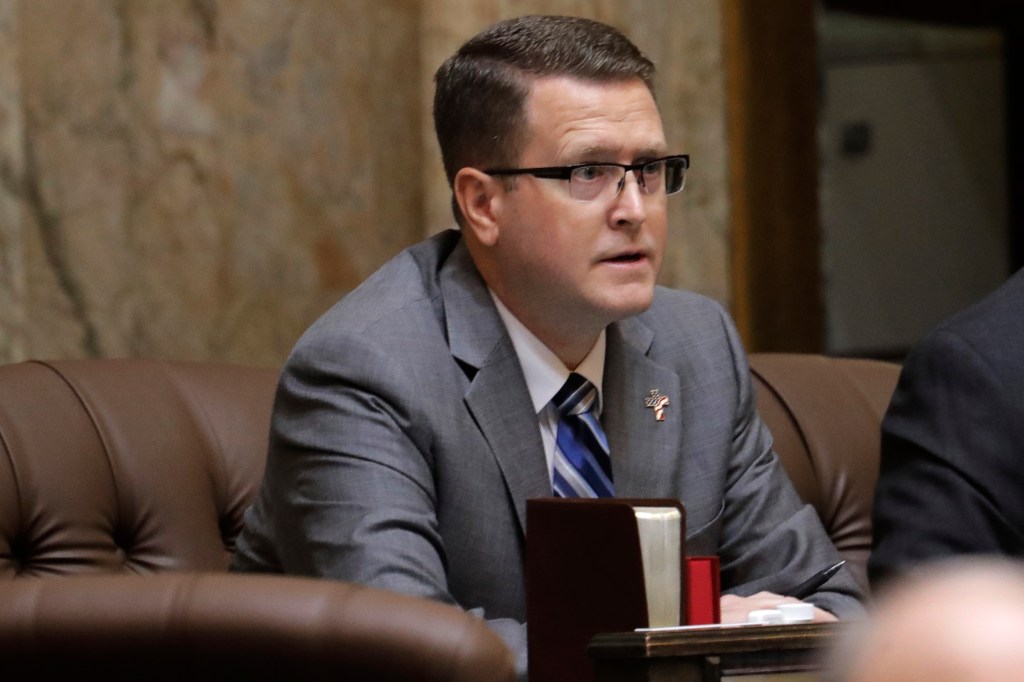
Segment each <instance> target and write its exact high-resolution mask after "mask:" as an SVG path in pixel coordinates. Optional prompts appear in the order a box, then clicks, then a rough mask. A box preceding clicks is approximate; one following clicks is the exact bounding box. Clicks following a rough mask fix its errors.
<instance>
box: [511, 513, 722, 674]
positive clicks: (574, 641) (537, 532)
mask: <svg viewBox="0 0 1024 682" xmlns="http://www.w3.org/2000/svg"><path fill="white" fill-rule="evenodd" d="M634 507H675V508H677V509H679V511H680V512H681V513H682V514H683V529H682V531H683V532H682V534H681V538H680V548H679V549H680V552H681V555H682V556H681V559H680V560H681V562H683V561H684V557H685V554H686V552H685V544H686V543H685V537H686V532H685V531H686V521H685V520H686V516H685V514H686V511H685V509H684V508H683V505H682V503H680V502H679V501H678V500H670V499H620V498H602V499H572V500H563V499H557V498H539V499H532V500H528V501H527V503H526V527H527V528H526V608H527V642H528V648H529V649H528V650H529V666H530V680H531V682H556V681H557V682H566V681H567V680H589V679H591V678H592V677H593V665H592V663H591V661H590V659H589V658H588V657H587V654H586V649H587V643H588V642H589V641H590V640H591V638H592V637H593V636H594V635H595V634H597V633H599V632H628V631H631V630H634V629H636V628H640V627H647V626H648V620H647V595H646V590H645V586H644V577H643V563H642V560H641V556H640V539H639V533H638V531H637V523H636V516H635V514H634V512H633V508H634ZM680 565H685V564H684V563H681V564H680ZM688 572H689V571H684V575H682V576H680V580H682V581H683V584H682V589H681V591H680V595H681V600H680V601H681V604H680V611H679V612H680V614H681V616H683V617H684V614H687V606H686V602H687V598H686V594H687V586H686V583H685V580H686V575H685V574H686V573H688ZM700 575H703V573H700Z"/></svg>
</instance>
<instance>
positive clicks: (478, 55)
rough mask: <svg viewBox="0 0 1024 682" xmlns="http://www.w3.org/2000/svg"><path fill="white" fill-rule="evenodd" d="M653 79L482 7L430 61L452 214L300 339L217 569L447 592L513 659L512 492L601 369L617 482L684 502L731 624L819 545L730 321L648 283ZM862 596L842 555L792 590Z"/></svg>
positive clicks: (668, 188) (704, 303) (658, 253)
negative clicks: (483, 13) (228, 560)
mask: <svg viewBox="0 0 1024 682" xmlns="http://www.w3.org/2000/svg"><path fill="white" fill-rule="evenodd" d="M652 76H653V65H652V64H651V63H650V61H648V60H647V59H646V58H645V57H644V56H643V55H642V54H641V53H640V52H639V51H638V50H637V48H636V47H635V46H634V45H633V44H632V43H630V42H629V41H628V40H627V39H626V38H625V37H624V36H622V35H621V34H620V33H619V32H618V31H616V30H614V29H612V28H611V27H609V26H606V25H604V24H600V23H597V22H593V21H589V20H583V19H575V18H568V17H522V18H519V19H514V20H510V21H507V22H502V23H500V24H497V25H495V26H494V27H491V28H490V29H487V30H485V31H484V32H483V33H481V34H479V35H478V36H476V37H475V38H473V39H471V40H470V41H469V42H467V43H466V44H465V45H464V46H463V47H462V48H461V49H460V50H459V52H458V53H457V54H456V55H454V56H453V57H451V58H450V59H449V60H448V61H447V62H445V64H444V65H443V66H442V67H441V68H440V70H439V71H438V74H437V77H436V81H437V91H436V96H435V105H434V113H435V123H436V127H437V133H438V138H439V141H440V143H441V149H442V154H443V157H444V163H445V168H446V171H447V175H448V179H449V182H450V184H451V186H452V189H453V205H454V208H455V214H456V218H457V220H458V222H459V225H460V227H461V230H450V231H447V232H444V233H441V234H439V235H436V236H435V237H433V238H431V239H428V240H427V241H425V242H423V243H421V244H419V245H417V246H414V247H412V248H410V249H407V250H406V251H404V252H402V253H401V254H399V255H398V256H397V257H395V258H394V259H393V260H392V261H391V262H389V263H388V264H386V265H385V266H384V267H383V268H381V269H380V270H379V271H378V272H377V273H375V274H374V275H372V276H371V277H370V278H369V279H368V280H367V281H366V282H365V283H363V284H362V285H361V286H360V287H358V288H357V289H356V290H355V291H353V292H352V293H351V294H349V295H348V296H346V297H345V298H344V299H343V300H342V301H340V302H339V303H338V304H337V305H336V306H334V307H333V308H332V309H331V310H330V311H328V312H327V313H326V314H325V315H324V316H323V317H322V318H321V319H320V320H318V321H317V322H316V323H315V324H314V325H313V326H312V327H311V328H310V329H309V330H308V331H307V332H306V333H305V334H304V335H303V337H302V338H301V339H300V340H299V342H298V343H297V345H296V347H295V349H294V351H293V353H292V354H291V356H290V358H289V359H288V361H287V363H286V366H285V368H284V371H283V373H282V377H281V381H280V386H279V389H278V393H277V398H276V403H275V408H274V417H273V424H272V433H271V440H270V448H269V455H268V461H267V470H266V474H265V478H264V482H263V486H262V488H261V490H260V493H259V496H258V498H257V500H256V502H255V504H254V506H253V507H252V508H251V509H250V510H249V512H248V514H247V517H246V525H245V530H244V531H243V533H242V535H241V537H240V538H239V541H238V550H237V554H236V557H235V562H234V567H235V568H236V569H238V570H253V571H283V572H286V573H294V574H301V575H314V576H325V577H329V578H336V579H342V580H349V581H356V582H361V583H366V584H368V585H373V586H376V587H380V588H385V589H391V590H397V591H400V592H405V593H408V594H413V595H419V596H424V597H429V598H432V599H437V600H440V601H443V602H448V603H451V604H456V605H458V606H460V607H462V608H464V609H467V610H470V611H472V612H475V613H479V614H480V615H481V617H483V618H486V619H487V620H488V622H489V623H490V624H491V626H492V627H493V628H494V629H495V630H496V631H497V632H498V633H499V634H501V635H502V636H503V637H504V639H505V641H506V642H508V644H509V646H510V647H511V648H512V649H513V650H514V651H515V653H516V655H517V660H518V665H519V670H520V673H521V674H522V675H525V670H526V632H525V621H526V599H525V578H524V555H523V552H524V544H525V526H526V524H525V509H526V500H527V499H529V498H532V497H550V496H552V495H553V492H554V488H555V480H556V478H558V477H559V476H562V477H568V478H572V475H571V474H569V473H567V472H566V471H565V469H564V468H560V467H561V465H560V464H559V461H560V460H559V451H560V450H561V449H562V447H563V446H562V445H561V435H560V427H559V426H558V425H557V424H556V422H557V421H558V419H559V416H558V414H557V412H556V413H555V414H553V413H552V411H553V409H554V408H553V407H552V402H553V398H555V397H557V395H558V394H559V393H560V390H561V387H562V384H563V382H565V381H566V379H567V377H570V375H571V374H578V375H580V376H582V377H585V379H587V380H588V381H589V382H590V384H591V385H592V386H594V387H596V389H597V397H596V399H593V400H588V403H587V404H588V405H589V406H593V407H594V409H595V412H593V413H592V414H598V412H597V411H596V410H599V427H601V428H599V429H598V430H600V431H603V433H604V434H605V435H606V441H607V443H606V445H607V446H608V450H609V451H610V471H609V472H607V473H608V477H609V478H610V479H611V480H610V484H611V485H613V486H614V493H615V494H616V495H618V496H624V497H669V498H676V499H681V500H682V501H683V502H684V504H685V506H686V510H687V539H686V543H687V548H688V550H689V552H690V553H691V554H718V555H719V556H720V557H721V566H722V580H723V585H724V587H725V588H726V590H728V591H730V592H732V593H733V594H732V595H731V596H729V597H727V598H725V599H723V611H724V612H725V615H726V617H727V618H732V619H735V620H739V619H746V615H747V612H749V611H751V610H754V609H757V608H762V607H763V606H764V605H774V604H776V603H778V602H780V601H785V600H786V599H784V598H782V597H779V596H778V594H774V592H781V591H784V590H785V589H787V588H788V587H791V586H793V585H794V584H795V583H796V582H799V581H800V580H801V579H803V578H805V577H806V576H807V575H809V574H812V573H814V572H815V571H818V570H820V569H822V568H824V567H826V566H828V565H830V564H831V563H834V562H835V561H836V560H837V558H838V556H837V552H836V551H835V548H834V547H833V545H832V543H831V542H830V540H829V538H828V537H827V535H826V533H825V531H824V530H823V528H822V526H821V524H820V522H819V520H818V518H817V516H816V515H815V513H814V511H813V509H812V508H811V507H809V506H807V505H804V504H802V503H801V501H800V500H799V499H798V497H797V495H796V494H795V492H794V490H793V488H792V486H791V484H790V482H789V480H788V479H787V477H786V474H785V473H784V471H783V469H782V468H781V466H780V464H779V461H778V460H777V458H776V457H775V455H774V453H773V452H772V449H771V437H770V435H769V433H768V431H767V429H766V428H765V426H764V424H763V423H762V422H761V420H760V419H759V418H758V416H757V414H756V413H755V410H754V402H753V395H752V389H751V384H750V378H749V375H748V368H747V365H746V361H745V358H744V354H743V350H742V347H741V345H740V342H739V340H738V338H737V335H736V332H735V330H734V328H733V325H732V322H731V321H730V320H729V318H728V316H727V315H726V313H725V312H724V311H723V310H722V309H721V307H720V306H718V305H717V304H716V303H714V302H712V301H710V300H708V299H706V298H703V297H701V296H698V295H695V294H691V293H685V292H680V291H671V290H668V289H664V288H661V287H656V286H655V277H656V275H657V273H658V269H659V267H660V265H661V260H662V254H663V251H664V246H665V239H666V228H667V216H666V208H667V202H668V195H669V194H671V193H674V192H677V191H679V190H681V189H682V184H683V179H684V175H685V172H686V169H687V167H688V159H687V157H684V156H678V155H672V154H671V153H670V152H669V150H668V149H667V145H666V142H665V136H664V132H663V130H662V124H661V117H660V115H659V113H658V109H657V106H656V104H655V101H654V96H653V91H652V89H651V87H652V86H651V78H652ZM654 398H656V399H654ZM599 440H600V439H599ZM576 483H578V480H576ZM573 485H575V483H574V484H573ZM609 589H614V586H609ZM858 597H859V594H858V591H857V587H856V585H855V583H854V581H853V580H852V578H851V577H850V575H849V574H848V573H846V572H843V573H841V574H840V575H838V576H836V577H835V578H833V579H832V580H831V581H830V582H829V583H828V584H827V585H825V586H824V587H823V588H822V589H820V590H819V591H818V592H817V593H815V594H814V595H812V596H811V597H809V598H808V601H811V602H812V603H814V604H815V605H817V606H818V607H820V608H819V609H818V611H817V615H818V617H819V618H820V619H828V618H833V616H832V614H848V613H856V612H858V611H859V608H860V607H859V603H858Z"/></svg>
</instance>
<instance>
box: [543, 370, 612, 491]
mask: <svg viewBox="0 0 1024 682" xmlns="http://www.w3.org/2000/svg"><path fill="white" fill-rule="evenodd" d="M551 402H552V403H553V404H554V406H555V408H556V409H557V410H558V414H559V420H558V435H557V436H556V439H555V442H556V443H557V447H556V448H555V463H554V464H555V465H554V471H553V472H552V476H551V478H552V483H553V487H554V491H555V495H556V496H557V497H611V496H612V495H614V494H615V488H614V487H613V486H612V461H611V458H610V457H609V456H608V439H607V438H605V435H604V431H603V430H602V429H601V423H600V422H599V421H598V420H597V415H596V414H595V413H594V411H593V409H594V407H596V404H597V388H596V387H595V386H594V385H593V384H592V383H590V382H589V381H587V380H586V379H584V378H583V377H582V376H580V375H579V374H575V373H573V374H570V375H569V378H568V379H567V380H566V382H565V385H564V386H562V388H561V390H559V391H558V393H557V394H556V395H555V397H554V398H553V399H552V400H551Z"/></svg>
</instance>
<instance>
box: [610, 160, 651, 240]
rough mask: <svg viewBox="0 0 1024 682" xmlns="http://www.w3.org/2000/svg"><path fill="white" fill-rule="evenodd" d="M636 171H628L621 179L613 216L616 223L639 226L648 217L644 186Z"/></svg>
mask: <svg viewBox="0 0 1024 682" xmlns="http://www.w3.org/2000/svg"><path fill="white" fill-rule="evenodd" d="M640 182H641V181H640V178H639V176H638V175H637V174H636V172H635V171H627V172H626V173H625V174H624V175H623V177H622V180H621V181H620V189H619V193H618V194H617V195H616V196H615V203H614V204H613V208H612V213H613V215H612V218H613V221H612V222H614V223H615V224H616V225H622V226H626V225H631V226H637V225H639V224H640V223H642V222H643V221H644V219H645V218H646V217H647V206H646V203H645V202H644V188H643V186H642V185H641V184H640Z"/></svg>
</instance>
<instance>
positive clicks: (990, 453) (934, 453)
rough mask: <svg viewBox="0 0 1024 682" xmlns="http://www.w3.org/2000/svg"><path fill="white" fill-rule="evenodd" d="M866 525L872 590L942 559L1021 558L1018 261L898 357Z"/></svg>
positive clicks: (1023, 467) (1023, 390)
mask: <svg viewBox="0 0 1024 682" xmlns="http://www.w3.org/2000/svg"><path fill="white" fill-rule="evenodd" d="M873 525H874V540H873V545H874V546H873V550H872V553H871V557H870V559H869V562H868V572H869V576H870V578H871V583H872V586H873V587H875V586H878V585H881V584H883V583H884V582H886V581H888V580H890V579H891V578H893V577H895V576H896V575H899V574H901V573H903V572H905V571H906V570H907V569H909V568H911V567H913V566H915V565H917V564H920V563H924V562H928V561H933V560H937V559H942V558H946V557H950V556H955V555H966V554H994V555H1007V556H1017V557H1019V556H1024V270H1021V271H1019V272H1017V273H1016V274H1015V275H1013V276H1012V277H1011V278H1010V279H1009V280H1007V281H1006V282H1005V283H1004V284H1003V285H1002V286H1001V287H1000V288H999V289H997V290H996V291H995V292H993V293H992V294H990V295H989V296H987V297H986V298H985V299H983V300H981V301H980V302H978V303H976V304H975V305H973V306H971V307H969V308H967V309H966V310H963V311H961V312H960V313H958V314H956V315H954V316H952V317H951V318H949V319H948V320H946V321H945V322H943V323H942V324H940V325H939V326H938V327H937V328H936V329H934V330H932V331H931V332H930V333H929V334H928V335H927V336H925V338H924V339H922V341H921V342H920V343H919V344H918V345H917V346H916V347H915V348H914V349H913V351H912V352H911V353H910V355H909V356H908V358H907V360H906V363H905V364H904V367H903V370H902V372H901V374H900V380H899V384H898V386H897V388H896V392H895V394H894V395H893V398H892V402H891V404H890V406H889V409H888V411H887V413H886V416H885V419H884V420H883V422H882V455H881V468H880V475H879V481H878V487H877V489H876V496H875V508H874V518H873Z"/></svg>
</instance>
